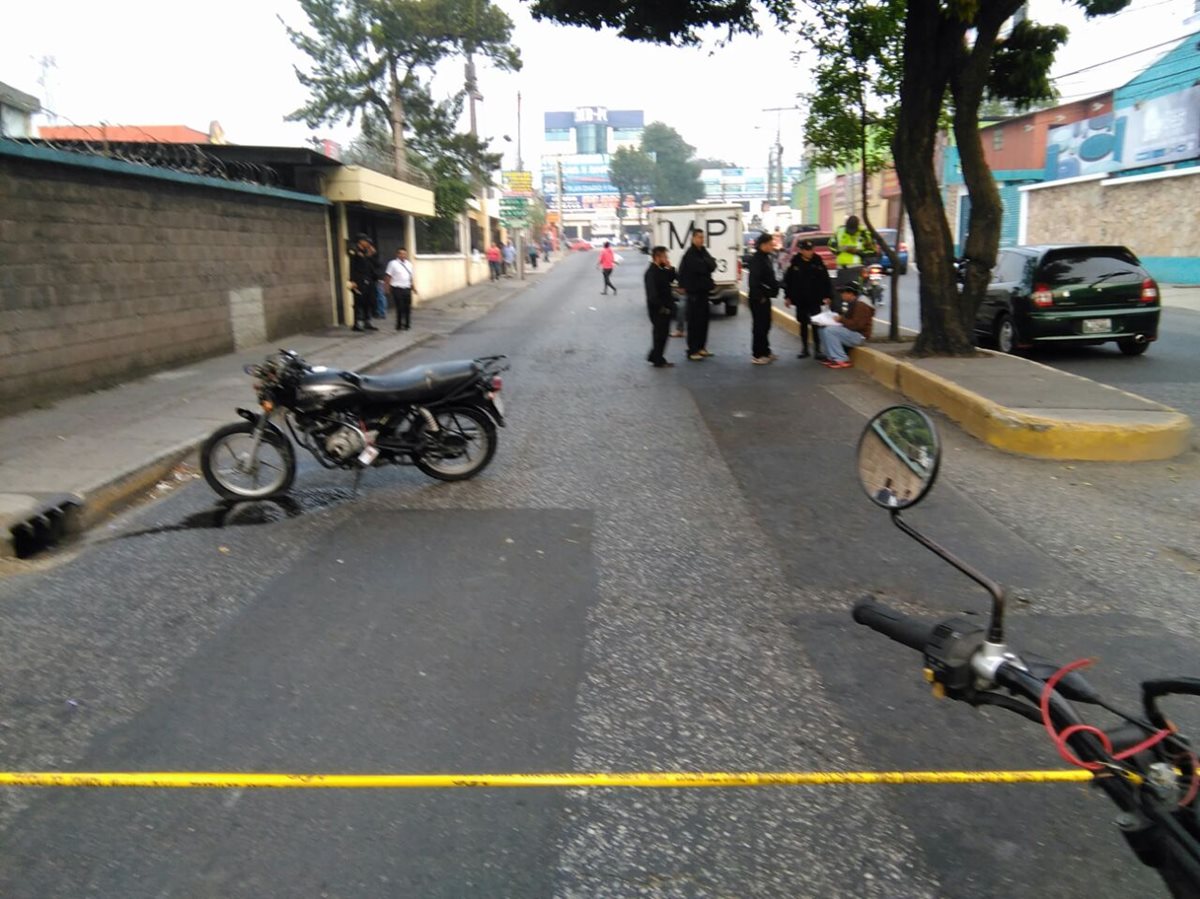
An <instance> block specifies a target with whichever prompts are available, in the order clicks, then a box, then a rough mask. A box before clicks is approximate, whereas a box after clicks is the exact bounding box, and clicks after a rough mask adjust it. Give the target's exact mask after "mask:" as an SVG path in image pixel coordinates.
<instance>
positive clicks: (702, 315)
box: [679, 228, 717, 362]
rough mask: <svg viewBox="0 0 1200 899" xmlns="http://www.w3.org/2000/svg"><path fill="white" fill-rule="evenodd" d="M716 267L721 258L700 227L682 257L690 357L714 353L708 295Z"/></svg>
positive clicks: (702, 357)
mask: <svg viewBox="0 0 1200 899" xmlns="http://www.w3.org/2000/svg"><path fill="white" fill-rule="evenodd" d="M716 270H717V260H715V259H713V257H712V254H711V253H709V252H708V249H707V248H706V247H705V246H704V232H703V231H701V230H700V229H699V228H696V229H695V230H693V231H692V245H691V246H690V247H688V248H687V252H686V253H684V254H683V258H682V259H681V260H679V286H680V287H682V288H683V289H684V290H685V291H687V312H688V315H687V342H688V358H689V359H690V360H692V361H693V362H700V361H702V360H703V359H705V358H707V357H709V356H712V355H714V354H713V353H710V352H709V351H708V295H709V294H710V293H711V292H712V289H713V276H712V273H713V272H715V271H716Z"/></svg>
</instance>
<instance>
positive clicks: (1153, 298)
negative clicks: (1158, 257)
mask: <svg viewBox="0 0 1200 899" xmlns="http://www.w3.org/2000/svg"><path fill="white" fill-rule="evenodd" d="M1142 302H1143V303H1157V302H1158V285H1157V284H1156V283H1155V282H1154V279H1153V278H1147V279H1146V280H1145V281H1143V282H1142Z"/></svg>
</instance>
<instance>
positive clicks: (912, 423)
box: [858, 406, 942, 511]
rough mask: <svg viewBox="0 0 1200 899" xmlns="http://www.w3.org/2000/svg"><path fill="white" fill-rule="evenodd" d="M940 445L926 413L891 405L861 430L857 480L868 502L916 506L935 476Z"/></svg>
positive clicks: (893, 507) (888, 506)
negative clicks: (869, 500) (869, 499)
mask: <svg viewBox="0 0 1200 899" xmlns="http://www.w3.org/2000/svg"><path fill="white" fill-rule="evenodd" d="M941 454H942V446H941V442H940V441H939V440H938V435H937V428H935V427H934V424H933V422H932V421H930V419H929V416H928V415H926V414H925V413H924V412H922V411H921V410H920V409H914V408H913V407H912V406H890V407H888V408H887V409H884V410H883V411H882V412H880V413H879V414H878V415H876V416H875V417H874V418H872V419H871V420H870V421H869V422H867V426H866V427H865V428H864V429H863V432H862V437H860V438H859V441H858V479H859V482H860V483H861V484H862V487H863V490H865V491H866V494H867V496H868V497H870V498H871V502H873V503H875V505H877V506H881V507H882V508H884V509H888V510H889V511H895V510H898V509H907V508H908V507H909V506H915V505H916V504H917V503H918V502H920V501H921V499H922V498H923V497H924V496H925V494H926V493H928V492H929V488H930V487H932V486H933V482H934V481H935V480H936V479H937V473H938V463H939V462H940V460H941Z"/></svg>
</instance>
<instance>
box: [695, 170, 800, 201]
mask: <svg viewBox="0 0 1200 899" xmlns="http://www.w3.org/2000/svg"><path fill="white" fill-rule="evenodd" d="M800 177H801V170H800V169H799V168H798V167H792V166H788V167H785V168H784V170H783V183H784V188H785V190H784V192H785V193H790V191H791V185H792V183H793V182H795V181H799V180H800ZM700 181H701V183H702V184H703V185H704V199H706V200H758V199H762V198H763V197H766V196H768V195H769V194H770V191H769V190H768V189H767V188H768V186H769V185H770V184H771V178H770V173H769V171H768V169H767V168H766V166H760V167H757V168H730V169H703V170H701V172H700Z"/></svg>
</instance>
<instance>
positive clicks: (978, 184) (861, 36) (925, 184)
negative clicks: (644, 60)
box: [531, 0, 1129, 354]
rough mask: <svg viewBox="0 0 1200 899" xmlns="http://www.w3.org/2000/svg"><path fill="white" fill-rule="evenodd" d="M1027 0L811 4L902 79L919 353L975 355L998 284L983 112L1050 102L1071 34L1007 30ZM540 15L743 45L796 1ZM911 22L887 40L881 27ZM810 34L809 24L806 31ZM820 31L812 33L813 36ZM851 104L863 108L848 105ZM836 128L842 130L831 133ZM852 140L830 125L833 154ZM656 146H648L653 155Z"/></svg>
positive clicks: (865, 62)
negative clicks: (950, 185) (955, 218)
mask: <svg viewBox="0 0 1200 899" xmlns="http://www.w3.org/2000/svg"><path fill="white" fill-rule="evenodd" d="M1074 2H1075V5H1077V6H1079V7H1080V8H1082V9H1083V10H1084V11H1085V12H1086V13H1087V15H1089V16H1096V15H1104V14H1110V13H1114V12H1117V11H1118V10H1120V9H1123V8H1124V7H1125V6H1127V5H1128V3H1129V0H1074ZM1022 5H1023V0H987V2H981V0H876V2H868V0H806V2H805V4H804V7H803V18H805V19H811V18H812V17H813V16H814V15H815V16H816V17H817V18H818V20H819V21H820V22H821V24H822V25H824V24H826V23H828V22H837V23H839V29H838V31H839V32H840V34H841V36H842V37H841V39H840V40H835V41H831V42H827V44H826V46H824V47H822V46H820V45H818V47H817V48H818V51H819V52H820V53H821V54H823V56H824V58H825V59H826V60H834V61H835V62H836V61H837V60H841V61H842V62H843V64H844V67H845V68H848V69H850V70H854V69H856V68H862V67H869V66H877V67H878V69H879V71H881V72H891V73H892V76H893V78H894V86H893V87H891V88H889V87H888V86H887V85H876V84H875V83H874V82H872V91H873V92H875V93H876V94H877V95H878V96H879V97H880V99H881V100H883V101H884V102H883V105H884V108H885V109H886V108H887V105H888V98H887V97H886V96H884V95H883V92H886V91H888V90H894V91H895V93H894V96H893V98H892V105H894V107H895V129H894V136H893V138H892V141H891V145H892V147H891V148H892V157H893V160H894V162H895V166H896V172H897V174H898V176H899V179H900V185H901V189H902V191H903V194H904V200H905V204H906V206H907V208H908V211H909V218H910V221H911V222H912V226H913V238H914V240H913V243H914V246H915V250H916V259H917V263H918V265H919V267H920V270H921V287H920V292H921V334H920V337H919V338H918V340H917V344H916V351H917V352H918V353H928V354H934V353H942V354H970V353H973V352H974V346H973V341H972V324H973V321H974V316H975V308H976V306H977V305H978V303H979V301H980V300H981V299H982V297H983V294H984V290H985V289H986V287H987V282H988V278H989V274H990V271H991V269H992V267H993V266H994V265H995V261H996V250H997V247H998V245H999V240H1000V219H1001V213H1002V206H1001V203H1000V194H999V191H998V190H997V188H996V184H995V181H994V180H993V178H992V175H991V171H990V169H989V168H988V166H987V163H986V161H985V159H984V156H983V146H982V144H981V142H980V136H979V108H980V104H981V103H982V102H983V101H984V99H985V98H986V97H992V98H995V99H999V100H1006V101H1010V102H1013V103H1014V104H1015V105H1016V106H1017V107H1018V108H1020V107H1022V106H1024V105H1028V104H1031V103H1033V102H1036V101H1039V100H1043V99H1048V98H1049V94H1050V91H1049V87H1050V85H1049V80H1048V72H1049V70H1050V66H1051V65H1052V63H1053V62H1054V51H1055V50H1056V49H1057V48H1058V46H1060V45H1061V43H1062V42H1063V41H1064V40H1065V38H1066V32H1065V30H1064V29H1062V28H1060V27H1057V26H1043V25H1038V24H1036V23H1033V22H1030V21H1025V22H1022V23H1021V24H1019V25H1016V26H1015V27H1013V28H1012V29H1011V30H1010V31H1009V32H1008V34H1007V35H1003V36H1002V34H1001V32H1002V29H1003V26H1004V25H1005V23H1006V22H1007V21H1008V20H1009V19H1011V17H1012V16H1013V15H1014V14H1015V13H1016V12H1017V10H1018V9H1020V7H1021V6H1022ZM531 8H532V11H533V14H534V16H535V17H537V18H546V19H552V20H554V21H557V22H562V23H564V24H571V25H582V26H585V27H589V28H594V29H598V28H603V27H610V28H614V29H616V30H617V32H618V33H619V34H620V35H621V36H622V37H626V38H629V39H631V40H640V41H653V42H657V43H670V44H679V43H684V44H694V43H698V42H699V41H700V40H702V39H703V38H704V37H706V36H711V35H718V36H722V37H723V38H725V39H732V38H734V37H735V36H736V35H738V34H739V33H741V34H754V33H757V32H758V25H757V24H756V21H755V15H756V13H758V12H759V11H760V10H761V11H765V12H767V13H768V14H769V15H771V16H772V17H774V19H775V20H776V21H777V22H778V23H780V24H781V25H784V26H790V25H793V24H794V23H795V21H796V20H797V19H799V18H800V16H797V15H796V11H797V4H795V3H793V2H782V0H758V2H754V0H657V2H655V3H633V2H622V3H601V2H598V0H532V3H531ZM888 19H891V20H892V21H894V22H895V23H897V24H898V25H899V26H900V29H899V31H898V33H897V34H896V35H895V36H894V37H893V38H890V39H888V40H879V31H880V24H881V21H886V20H888ZM801 30H802V31H803V29H801ZM810 36H811V35H810ZM947 98H949V100H950V103H951V106H952V112H953V127H954V136H955V140H956V142H957V144H958V150H959V156H960V159H961V162H962V171H963V180H964V182H965V184H966V186H967V190H968V191H969V192H970V194H971V211H970V219H969V224H968V236H967V240H966V246H965V248H964V249H965V255H966V256H967V257H968V259H969V260H970V262H969V264H968V266H967V277H966V283H965V285H964V289H963V291H962V292H961V294H960V292H959V291H958V289H957V286H956V283H955V276H954V266H953V262H954V259H953V245H954V242H953V239H952V237H951V234H950V228H949V225H948V224H947V221H946V215H945V209H944V207H943V203H942V196H941V191H940V185H939V182H938V177H937V172H936V170H935V158H936V150H937V147H938V132H939V129H940V125H941V122H942V120H943V114H944V112H945V111H946V103H947ZM848 105H852V104H848ZM831 128H832V126H831ZM845 137H846V135H845V134H844V133H842V134H840V135H839V134H838V133H836V129H834V130H831V133H830V134H829V135H827V136H826V137H825V138H824V140H829V141H832V143H830V144H829V145H828V146H827V147H826V149H832V150H836V146H837V143H838V142H843V141H844V139H845ZM647 149H649V148H647Z"/></svg>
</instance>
